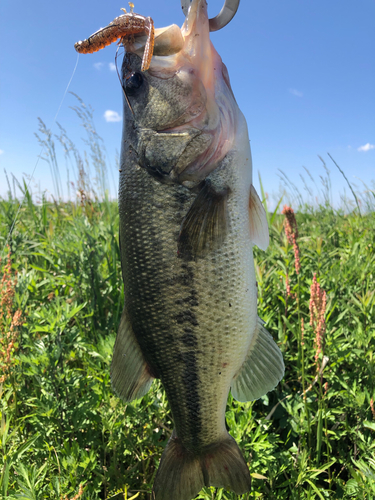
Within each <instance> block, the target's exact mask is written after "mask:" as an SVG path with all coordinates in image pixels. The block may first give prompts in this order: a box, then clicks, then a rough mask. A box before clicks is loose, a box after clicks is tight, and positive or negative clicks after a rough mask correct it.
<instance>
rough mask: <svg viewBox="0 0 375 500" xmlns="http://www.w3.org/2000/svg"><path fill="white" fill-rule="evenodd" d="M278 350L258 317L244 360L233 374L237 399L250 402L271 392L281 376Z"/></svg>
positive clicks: (282, 369) (282, 367) (233, 385)
mask: <svg viewBox="0 0 375 500" xmlns="http://www.w3.org/2000/svg"><path fill="white" fill-rule="evenodd" d="M284 370H285V367H284V361H283V356H282V354H281V351H280V349H279V348H278V346H277V345H276V343H275V341H274V340H273V338H272V337H271V335H270V334H269V333H268V332H267V330H266V329H265V328H264V326H263V322H262V320H261V319H260V318H258V323H257V326H256V329H255V332H254V335H253V338H252V340H251V344H250V347H249V350H248V353H247V356H246V359H245V361H244V363H243V365H242V367H241V369H240V371H239V372H238V373H237V375H235V377H234V378H233V380H232V384H231V392H232V395H233V397H234V398H235V399H237V400H238V401H242V402H245V401H253V400H254V399H259V398H260V397H262V396H264V395H265V394H266V393H267V392H269V391H272V390H273V389H274V388H275V387H276V386H277V384H278V383H279V382H280V380H281V379H282V378H283V376H284Z"/></svg>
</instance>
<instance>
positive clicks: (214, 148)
mask: <svg viewBox="0 0 375 500" xmlns="http://www.w3.org/2000/svg"><path fill="white" fill-rule="evenodd" d="M126 49H127V50H128V49H129V48H128V47H127V48H126ZM131 51H133V50H131ZM136 53H137V55H139V56H140V57H142V55H143V53H142V47H140V48H139V49H137V51H136ZM162 54H166V55H162ZM148 74H149V75H150V76H151V77H154V78H157V79H160V80H168V79H170V78H176V79H178V80H179V81H180V82H181V84H182V85H186V88H189V89H190V97H189V101H186V103H185V104H184V105H182V104H181V113H180V114H179V116H178V117H176V119H174V121H173V122H171V123H165V122H164V123H160V125H161V126H160V128H158V126H157V125H156V127H155V128H154V130H153V132H151V131H144V133H143V134H142V135H143V137H148V138H149V137H152V140H151V143H150V144H152V145H153V146H154V147H155V148H158V147H159V149H160V150H162V151H164V152H165V151H167V156H168V155H169V156H170V158H169V157H168V158H164V160H163V159H162V158H160V162H161V163H162V164H163V165H164V166H165V165H167V167H166V168H165V169H164V170H163V172H164V171H165V173H164V174H163V175H168V176H169V178H170V179H173V180H174V181H175V182H179V183H184V182H188V183H193V184H194V183H199V182H201V181H202V180H203V179H204V178H206V177H207V175H209V174H210V172H212V171H213V170H215V168H217V166H218V165H219V163H220V162H221V161H222V160H223V159H224V157H225V156H226V155H227V154H228V152H229V151H230V149H231V148H233V147H234V137H235V135H236V124H237V119H238V107H237V104H236V101H235V99H234V96H233V92H232V90H231V87H230V83H229V77H228V73H227V70H226V68H225V65H224V64H223V63H222V60H221V57H220V56H219V54H218V53H217V52H216V50H215V48H214V46H213V45H212V43H211V40H210V28H209V17H208V12H207V2H206V0H193V1H192V2H191V5H190V8H189V11H188V14H187V16H186V19H185V21H184V23H183V25H182V27H181V29H180V28H178V27H177V26H176V25H172V26H169V27H167V28H165V29H164V30H162V31H160V34H159V33H158V32H157V34H156V38H155V51H154V56H153V58H152V61H151V65H150V68H149V69H148ZM163 141H165V142H166V144H167V143H168V144H172V143H173V144H177V143H178V142H180V144H179V146H178V147H177V146H176V147H175V148H174V150H173V153H172V152H171V153H170V150H169V149H167V148H166V147H165V146H164V145H163V144H162V142H163ZM177 151H178V155H177ZM154 156H155V154H154V153H152V152H151V146H146V147H145V155H144V156H143V157H144V163H145V165H151V164H152V163H151V161H152V159H153V158H154ZM171 158H173V162H172V161H169V160H170V159H171ZM172 163H173V165H172V166H171V164H172ZM155 164H156V163H154V165H155ZM164 166H163V168H164Z"/></svg>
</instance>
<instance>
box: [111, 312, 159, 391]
mask: <svg viewBox="0 0 375 500" xmlns="http://www.w3.org/2000/svg"><path fill="white" fill-rule="evenodd" d="M153 380H154V377H153V376H152V375H151V373H150V370H149V367H148V365H147V363H146V361H145V359H144V357H143V354H142V351H141V348H140V347H139V344H138V342H137V339H136V338H135V335H134V332H133V329H132V327H131V324H130V321H129V318H128V315H127V313H126V309H125V308H124V310H123V312H122V316H121V321H120V326H119V329H118V332H117V338H116V342H115V347H114V349H113V358H112V364H111V381H112V388H113V390H114V391H115V392H116V394H117V395H118V396H119V397H120V398H122V399H123V400H124V401H132V400H133V399H139V398H141V397H142V396H144V395H145V394H146V393H147V392H148V390H149V389H150V387H151V384H152V381H153Z"/></svg>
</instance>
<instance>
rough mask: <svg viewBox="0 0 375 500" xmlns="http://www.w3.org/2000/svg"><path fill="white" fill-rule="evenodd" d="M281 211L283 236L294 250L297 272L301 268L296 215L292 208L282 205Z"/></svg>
mask: <svg viewBox="0 0 375 500" xmlns="http://www.w3.org/2000/svg"><path fill="white" fill-rule="evenodd" d="M282 213H283V214H284V215H285V219H284V231H285V236H286V238H287V240H288V241H289V243H290V244H291V245H293V250H294V267H295V270H296V273H297V274H299V272H300V270H301V263H300V256H299V246H298V243H297V238H298V226H297V221H296V216H295V214H294V211H293V208H292V207H288V205H284V208H283V211H282Z"/></svg>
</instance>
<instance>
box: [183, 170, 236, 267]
mask: <svg viewBox="0 0 375 500" xmlns="http://www.w3.org/2000/svg"><path fill="white" fill-rule="evenodd" d="M229 193H230V189H229V188H224V189H223V190H222V191H217V190H216V189H215V188H214V187H213V186H212V185H211V181H210V180H208V179H206V180H205V181H204V184H203V187H202V188H201V190H200V191H199V193H198V195H197V197H196V198H195V200H194V202H193V204H192V205H191V207H190V209H189V211H188V213H187V214H186V216H185V217H184V219H183V221H182V224H181V229H180V234H179V237H178V254H179V256H180V257H182V258H187V259H194V260H195V259H196V258H197V257H202V256H204V255H206V254H207V253H208V252H210V251H212V250H215V249H216V248H219V247H220V245H221V244H222V243H223V241H224V240H225V238H226V236H227V232H228V228H229V214H228V206H227V199H228V196H229Z"/></svg>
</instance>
